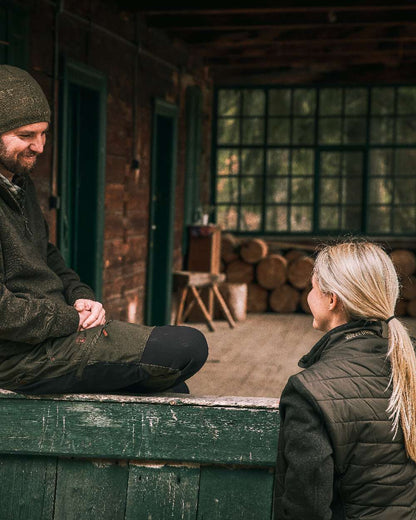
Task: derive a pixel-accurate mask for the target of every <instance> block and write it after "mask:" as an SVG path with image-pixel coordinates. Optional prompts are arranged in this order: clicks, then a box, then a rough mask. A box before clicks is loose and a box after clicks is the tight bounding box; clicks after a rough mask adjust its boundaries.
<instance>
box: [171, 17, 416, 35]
mask: <svg viewBox="0 0 416 520" xmlns="http://www.w3.org/2000/svg"><path fill="white" fill-rule="evenodd" d="M331 27H333V28H334V29H335V30H339V29H351V28H354V27H356V28H364V27H379V28H385V27H408V28H413V29H415V28H416V21H406V20H405V21H397V22H395V21H393V22H391V21H390V22H377V21H374V22H361V21H358V22H348V23H336V24H330V23H320V24H316V23H313V22H311V23H293V24H279V23H277V24H270V23H268V24H260V25H255V24H252V25H247V24H246V25H213V26H198V27H182V26H181V27H178V26H172V27H165V28H164V30H165V31H166V32H169V33H176V32H177V33H182V34H183V33H192V32H195V33H204V32H206V33H209V32H226V33H229V32H239V31H254V30H255V31H266V30H283V29H284V30H307V29H316V30H321V29H327V28H331Z"/></svg>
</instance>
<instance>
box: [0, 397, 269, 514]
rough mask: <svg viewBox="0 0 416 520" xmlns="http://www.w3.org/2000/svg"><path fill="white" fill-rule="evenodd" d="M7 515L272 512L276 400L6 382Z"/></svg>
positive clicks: (3, 497) (2, 434)
mask: <svg viewBox="0 0 416 520" xmlns="http://www.w3.org/2000/svg"><path fill="white" fill-rule="evenodd" d="M0 418H1V421H0V483H1V485H2V493H1V494H0V511H1V514H0V518H1V520H38V519H42V520H43V519H45V520H46V519H48V520H62V519H65V520H72V519H73V520H79V519H83V520H90V519H91V520H92V519H94V520H96V519H97V518H100V520H133V519H134V520H145V519H146V520H148V519H149V518H152V519H158V520H164V519H173V520H176V519H177V520H183V519H189V520H202V519H215V518H218V519H220V518H221V519H225V518H226V519H229V520H233V519H237V518H248V519H250V518H252V519H256V520H257V519H258V520H263V519H264V520H266V519H267V520H270V518H271V510H272V487H273V478H274V466H275V462H276V456H277V439H278V429H279V414H278V400H277V399H271V398H232V397H230V398H196V397H183V396H178V395H166V396H163V397H162V396H149V397H136V396H109V395H99V396H97V395H65V396H45V397H25V396H21V395H18V394H14V393H12V392H7V391H0Z"/></svg>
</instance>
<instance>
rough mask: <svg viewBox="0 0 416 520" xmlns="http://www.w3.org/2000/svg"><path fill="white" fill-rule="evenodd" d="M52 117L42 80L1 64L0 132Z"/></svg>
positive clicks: (45, 120)
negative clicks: (38, 80)
mask: <svg viewBox="0 0 416 520" xmlns="http://www.w3.org/2000/svg"><path fill="white" fill-rule="evenodd" d="M50 120H51V110H50V108H49V103H48V101H47V99H46V96H45V94H44V93H43V91H42V89H41V87H40V85H39V83H38V82H37V81H36V80H35V79H34V78H32V76H31V75H30V74H28V73H27V72H26V71H25V70H22V69H19V68H17V67H13V66H11V65H0V134H3V133H4V132H8V131H9V130H14V129H15V128H19V127H21V126H26V125H31V124H33V123H43V122H46V123H50Z"/></svg>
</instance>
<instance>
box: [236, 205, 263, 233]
mask: <svg viewBox="0 0 416 520" xmlns="http://www.w3.org/2000/svg"><path fill="white" fill-rule="evenodd" d="M260 225H261V207H260V206H241V220H240V229H241V231H258V230H259V229H260Z"/></svg>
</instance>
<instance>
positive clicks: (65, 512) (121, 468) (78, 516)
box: [30, 459, 128, 520]
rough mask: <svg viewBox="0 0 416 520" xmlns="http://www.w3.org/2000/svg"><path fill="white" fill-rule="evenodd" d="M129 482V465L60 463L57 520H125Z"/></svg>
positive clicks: (84, 461)
mask: <svg viewBox="0 0 416 520" xmlns="http://www.w3.org/2000/svg"><path fill="white" fill-rule="evenodd" d="M127 482H128V465H127V464H124V465H120V464H117V463H116V462H109V461H103V460H93V461H91V460H70V459H62V460H60V461H59V466H58V474H57V484H56V500H55V512H54V519H56V520H93V519H96V520H98V519H99V520H124V510H125V501H126V492H127ZM30 518H34V517H33V516H32V517H30Z"/></svg>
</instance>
